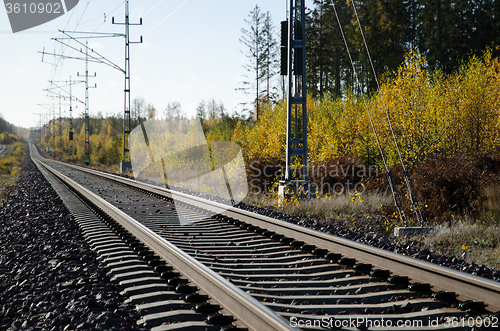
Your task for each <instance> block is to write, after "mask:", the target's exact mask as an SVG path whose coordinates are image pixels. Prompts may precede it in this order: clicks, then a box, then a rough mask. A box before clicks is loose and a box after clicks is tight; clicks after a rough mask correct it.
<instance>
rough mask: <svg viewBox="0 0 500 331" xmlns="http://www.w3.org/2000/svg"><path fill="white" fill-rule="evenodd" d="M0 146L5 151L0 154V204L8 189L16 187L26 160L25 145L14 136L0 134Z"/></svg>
mask: <svg viewBox="0 0 500 331" xmlns="http://www.w3.org/2000/svg"><path fill="white" fill-rule="evenodd" d="M0 144H1V145H7V150H6V151H5V152H4V153H2V154H0V202H1V201H3V200H4V199H5V198H6V197H7V193H8V191H9V190H10V189H12V188H13V187H14V186H16V184H17V181H18V179H19V177H20V176H21V168H22V167H23V165H24V162H25V160H26V152H27V144H26V142H24V141H23V140H22V139H20V138H19V137H17V136H16V135H14V134H10V133H6V132H4V133H1V134H0Z"/></svg>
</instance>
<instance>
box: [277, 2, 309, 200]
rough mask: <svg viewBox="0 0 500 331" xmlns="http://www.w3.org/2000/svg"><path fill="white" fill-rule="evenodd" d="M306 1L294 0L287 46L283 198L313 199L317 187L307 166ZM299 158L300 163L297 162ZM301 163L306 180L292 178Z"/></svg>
mask: <svg viewBox="0 0 500 331" xmlns="http://www.w3.org/2000/svg"><path fill="white" fill-rule="evenodd" d="M305 20H306V14H305V0H290V1H289V7H288V31H287V32H288V45H287V52H288V54H287V61H288V62H287V76H288V88H287V133H286V169H285V178H284V181H282V182H281V184H282V185H281V186H280V188H279V190H280V195H282V196H285V197H288V196H290V195H295V196H298V197H301V198H306V199H310V198H311V197H313V196H314V194H315V188H314V186H313V184H312V182H311V181H310V180H309V170H308V163H307V151H308V150H307V81H306V63H305V59H306V26H305ZM293 158H298V161H299V162H294V161H295V160H293ZM296 163H301V165H302V178H292V177H293V176H292V164H296Z"/></svg>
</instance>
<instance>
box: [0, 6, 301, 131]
mask: <svg viewBox="0 0 500 331" xmlns="http://www.w3.org/2000/svg"><path fill="white" fill-rule="evenodd" d="M285 1H286V0H265V1H263V0H256V1H248V0H212V1H208V0H142V1H139V0H131V2H130V11H131V21H132V22H138V21H139V17H142V18H143V25H142V26H134V27H132V28H131V40H133V41H138V40H139V37H140V36H141V35H142V36H143V38H144V43H143V44H136V45H132V46H131V65H132V67H131V90H132V98H135V97H143V98H144V99H145V101H146V102H147V103H151V104H153V105H154V106H155V107H156V109H157V110H158V111H159V112H160V113H162V112H163V110H164V109H165V108H166V106H167V103H169V102H173V101H178V102H180V103H181V105H182V107H183V110H184V111H185V112H186V113H187V114H188V115H194V113H195V108H196V106H197V105H198V104H199V103H200V101H201V100H205V101H208V100H209V99H211V98H214V99H215V100H216V101H217V102H223V103H224V105H225V107H226V109H227V110H228V111H229V112H233V111H234V110H239V109H240V106H238V105H239V103H241V102H244V101H249V99H251V97H248V96H245V95H244V94H243V93H241V92H236V91H235V88H237V87H239V86H240V82H241V81H242V80H243V77H242V75H244V74H245V71H244V69H243V68H242V64H243V63H245V61H246V59H245V57H244V56H243V55H242V54H241V52H240V50H242V49H243V46H242V44H241V43H240V42H239V38H240V37H241V28H243V27H245V22H244V19H245V18H248V14H249V12H250V11H251V10H252V9H253V8H254V7H255V5H256V4H258V5H259V7H260V8H261V10H262V11H263V12H266V11H269V12H270V13H271V15H272V17H273V20H274V22H275V26H276V27H277V28H278V27H279V22H280V21H281V20H284V19H286V2H285ZM310 2H311V1H306V5H309V3H310ZM176 9H177V10H176ZM104 14H106V21H104ZM112 16H115V21H116V22H123V20H124V1H123V0H80V3H79V4H78V5H77V7H75V9H73V10H72V11H70V12H69V13H67V14H65V15H63V16H61V17H59V18H57V19H55V20H53V21H51V22H48V23H46V24H44V25H40V26H38V27H35V28H33V29H30V30H27V31H25V32H20V33H16V34H13V33H12V32H11V30H10V25H9V21H8V17H7V14H6V10H5V9H4V7H3V6H2V8H0V40H1V46H0V59H1V61H0V73H1V77H2V79H1V80H0V113H1V114H2V116H3V117H4V118H5V119H6V120H7V121H9V122H11V123H13V124H15V125H17V126H23V127H32V126H36V125H37V124H38V121H39V116H38V115H35V114H34V113H39V112H43V113H46V112H47V110H46V109H44V108H42V107H40V106H37V104H52V103H53V102H55V103H56V105H58V101H57V100H53V99H50V98H48V97H47V96H46V92H44V91H42V89H44V88H47V87H49V83H48V82H47V81H48V80H69V77H70V75H71V76H72V78H73V79H77V77H76V74H77V72H80V74H82V73H83V72H84V71H85V69H84V68H85V63H84V62H83V61H77V60H64V61H58V60H57V59H54V58H53V57H51V56H47V55H46V56H45V58H44V61H46V62H52V63H55V62H58V65H57V66H55V65H52V64H49V63H42V61H41V60H42V55H41V54H39V53H38V51H42V50H43V48H44V47H45V51H46V52H53V51H54V50H55V51H56V52H58V53H59V52H61V47H60V45H59V44H57V43H56V42H55V41H53V40H51V38H55V37H58V36H59V33H58V32H57V31H58V29H61V30H63V29H64V30H75V29H77V30H78V31H88V32H94V31H97V32H118V33H123V26H120V25H112V24H111V17H112ZM277 34H278V31H277ZM89 45H90V47H92V48H93V49H94V50H96V51H98V52H99V53H101V54H102V55H104V56H106V57H107V58H109V59H110V60H112V61H113V62H115V63H117V64H118V65H120V66H121V67H123V66H124V40H123V38H112V39H92V40H90V41H89ZM64 54H65V55H69V56H80V55H78V53H76V52H71V51H70V50H65V51H64ZM89 72H90V73H91V74H93V73H94V72H96V73H97V78H93V79H91V80H90V82H91V83H92V84H93V83H97V89H91V90H90V102H89V106H90V112H91V114H93V115H95V114H97V113H98V112H101V113H102V114H103V115H106V114H118V113H123V85H124V75H123V73H121V72H119V71H117V70H114V69H111V68H108V67H106V66H104V65H102V64H93V63H91V64H90V68H89ZM74 94H75V95H76V96H77V97H78V98H80V99H82V100H83V99H84V85H83V84H80V85H77V86H75V87H74ZM48 107H51V106H48ZM57 108H58V107H57ZM62 108H63V111H64V112H63V114H64V115H67V114H68V112H67V109H68V106H67V105H63V107H62ZM83 110H84V106H83V105H81V104H79V105H78V109H75V111H74V114H73V116H74V117H77V116H79V115H80V114H81V113H82V112H83Z"/></svg>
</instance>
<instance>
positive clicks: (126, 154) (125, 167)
mask: <svg viewBox="0 0 500 331" xmlns="http://www.w3.org/2000/svg"><path fill="white" fill-rule="evenodd" d="M111 22H112V23H113V24H119V25H125V89H124V106H123V108H124V110H123V157H122V162H121V164H120V172H121V173H124V172H129V171H131V170H132V163H131V161H130V149H129V145H128V137H129V135H130V131H131V125H130V44H140V43H142V36H141V39H140V41H139V42H131V41H130V25H142V18H141V19H140V21H139V23H135V24H132V23H130V16H129V0H125V22H124V23H115V18H114V17H113V18H112V19H111Z"/></svg>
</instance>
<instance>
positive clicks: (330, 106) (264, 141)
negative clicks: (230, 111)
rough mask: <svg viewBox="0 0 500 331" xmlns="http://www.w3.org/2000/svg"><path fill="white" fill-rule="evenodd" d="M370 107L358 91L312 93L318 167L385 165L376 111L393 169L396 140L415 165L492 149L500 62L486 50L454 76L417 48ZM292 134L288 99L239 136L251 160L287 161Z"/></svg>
mask: <svg viewBox="0 0 500 331" xmlns="http://www.w3.org/2000/svg"><path fill="white" fill-rule="evenodd" d="M366 104H367V107H365V105H364V102H363V98H362V97H361V96H359V95H356V94H354V93H347V94H346V95H345V97H344V98H343V99H332V98H331V97H329V96H325V97H324V98H322V99H313V98H312V97H311V96H309V98H308V104H307V111H308V128H309V130H308V144H309V159H310V163H311V164H314V163H316V162H322V161H327V160H331V159H333V158H336V157H340V156H345V155H350V156H356V157H359V158H360V159H361V160H362V161H363V162H365V163H370V164H374V163H377V164H380V165H382V164H381V163H382V160H381V157H380V153H379V150H378V146H377V142H376V139H375V135H374V133H373V130H372V128H371V125H370V121H369V116H368V115H369V114H371V116H372V118H373V122H374V127H375V130H376V132H377V135H378V138H379V139H380V142H381V146H382V149H383V151H384V156H385V157H386V159H387V163H388V165H389V166H392V165H393V164H395V163H398V162H399V154H398V153H397V149H396V143H397V145H398V146H399V148H400V150H401V157H402V159H403V161H404V162H405V163H406V164H410V165H414V164H416V163H419V162H422V161H423V160H425V159H426V158H427V157H428V156H430V155H442V156H452V155H454V154H456V153H458V152H476V151H477V152H481V151H488V150H491V149H493V148H495V147H498V146H499V145H500V130H499V129H500V120H499V119H500V61H499V59H498V58H493V57H492V56H491V52H486V53H485V54H484V56H483V57H482V58H478V57H472V58H471V59H470V61H469V62H468V63H466V64H464V65H463V66H462V67H461V68H460V70H459V71H458V72H457V73H456V74H454V75H450V76H446V75H443V74H441V73H439V72H436V73H430V72H429V71H428V70H427V66H426V61H425V58H424V57H423V56H421V55H420V54H419V53H417V52H410V53H408V55H407V56H406V59H405V61H404V63H403V64H402V65H401V66H400V68H399V69H398V71H397V72H395V73H392V75H387V76H386V77H385V79H384V80H383V82H382V84H381V93H376V94H374V95H373V96H371V97H367V99H366ZM368 112H369V113H368ZM388 118H389V119H390V121H391V123H392V130H393V132H394V137H395V139H394V137H393V135H392V132H391V129H390V126H389V124H388V123H389V121H388ZM285 138H286V102H284V101H283V102H280V103H278V104H277V105H274V106H268V107H267V108H266V109H264V110H263V111H262V114H261V117H260V119H259V121H257V122H255V123H254V124H253V125H251V126H245V125H242V124H238V125H237V127H236V129H235V132H234V135H233V141H235V142H237V143H239V144H240V146H241V147H242V149H243V151H244V156H245V158H246V159H252V158H260V159H263V160H269V159H278V160H281V161H284V158H285Z"/></svg>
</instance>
